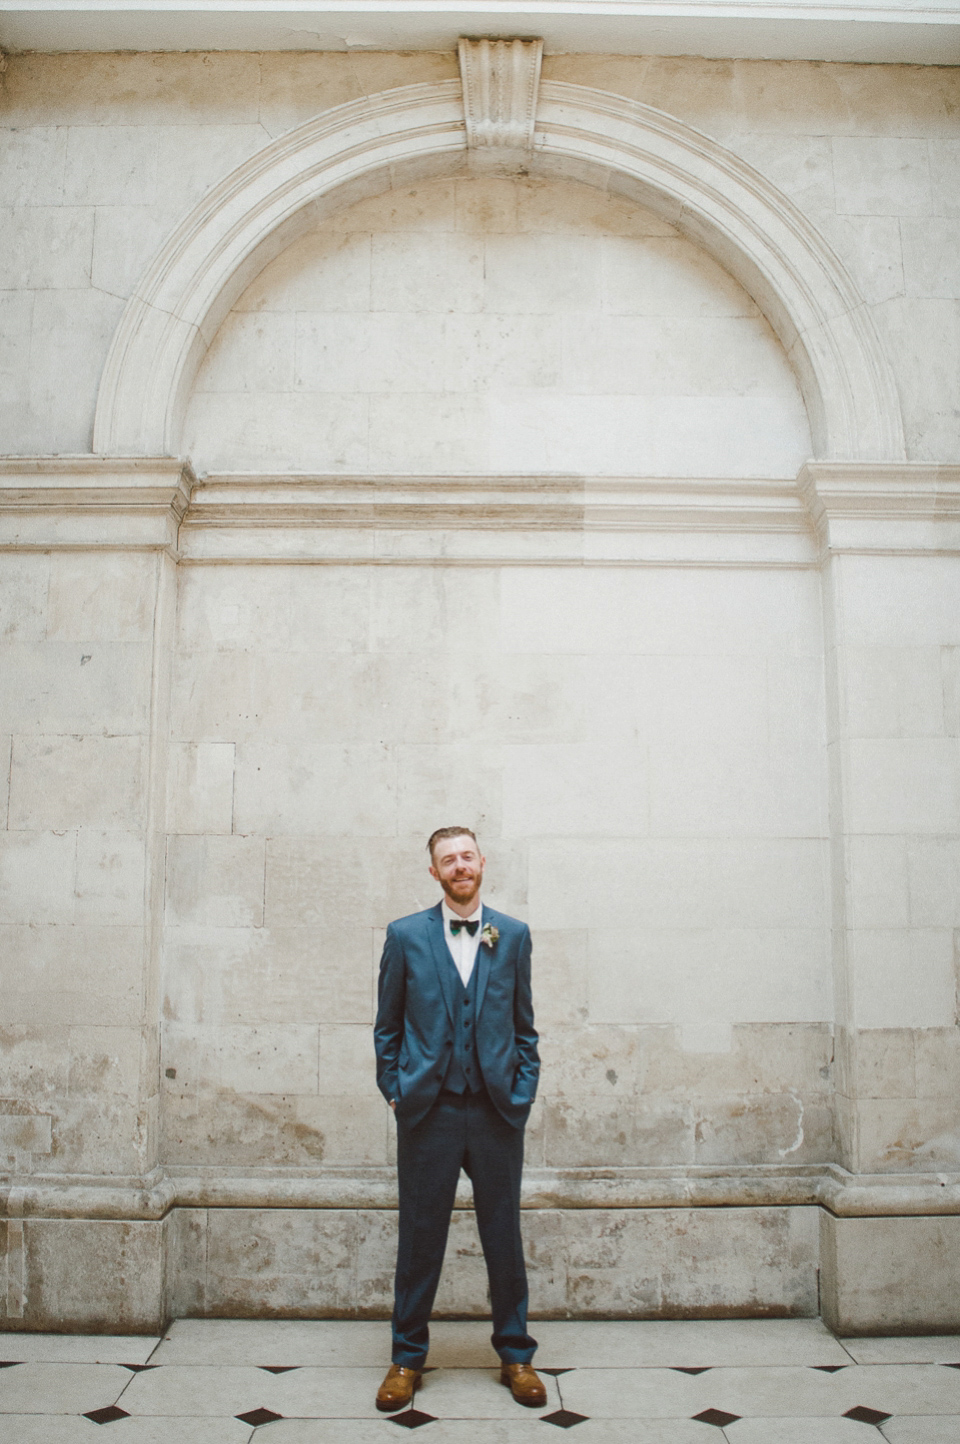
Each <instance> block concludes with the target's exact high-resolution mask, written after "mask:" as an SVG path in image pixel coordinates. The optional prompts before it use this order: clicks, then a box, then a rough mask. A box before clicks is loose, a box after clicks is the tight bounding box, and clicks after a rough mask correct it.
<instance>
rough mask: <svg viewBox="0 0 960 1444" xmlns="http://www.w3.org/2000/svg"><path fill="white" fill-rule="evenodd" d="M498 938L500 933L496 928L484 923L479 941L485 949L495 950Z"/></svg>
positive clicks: (491, 924)
mask: <svg viewBox="0 0 960 1444" xmlns="http://www.w3.org/2000/svg"><path fill="white" fill-rule="evenodd" d="M499 936H500V933H499V931H498V930H497V928H495V927H494V926H493V923H484V925H483V932H482V933H481V934H480V941H481V942H482V943H483V945H484V947H485V948H495V947H496V945H497V939H498V938H499Z"/></svg>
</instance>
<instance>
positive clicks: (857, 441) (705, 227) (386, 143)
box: [94, 80, 904, 461]
mask: <svg viewBox="0 0 960 1444" xmlns="http://www.w3.org/2000/svg"><path fill="white" fill-rule="evenodd" d="M474 154H476V153H475V152H468V150H467V144H466V132H465V124H464V113H463V104H462V95H461V87H460V83H459V81H454V80H451V81H444V82H441V83H439V84H431V85H412V86H403V87H401V88H399V89H396V90H390V91H384V92H382V93H381V94H379V95H375V96H372V97H369V98H367V99H364V100H362V101H356V102H353V103H351V104H348V105H344V106H339V107H337V108H336V109H333V110H329V111H326V112H324V113H323V114H321V115H320V116H318V117H316V118H315V119H314V120H312V121H309V122H308V123H307V124H306V125H303V126H301V127H299V128H298V129H297V130H294V131H292V132H290V133H289V134H288V135H285V136H283V137H281V139H279V140H277V141H275V142H273V144H271V145H269V146H267V147H266V148H265V149H264V150H262V151H260V152H259V153H258V154H257V155H255V156H253V157H252V158H251V159H250V160H248V161H247V162H245V163H244V164H243V165H241V166H239V167H238V168H237V169H236V170H235V171H233V172H232V173H231V174H230V175H229V176H227V177H226V178H225V179H224V180H223V181H222V182H221V183H220V184H219V185H218V186H216V187H215V188H214V190H213V191H211V192H210V194H209V195H208V196H206V197H205V198H204V200H203V201H201V202H200V203H199V204H198V205H197V206H196V207H195V208H194V210H193V211H192V212H191V213H190V214H189V215H188V216H187V217H186V219H185V220H184V221H183V222H182V223H181V225H180V226H179V227H178V228H177V230H176V231H175V232H174V234H173V235H172V236H171V237H170V239H169V240H168V241H167V243H166V244H165V245H164V246H163V248H162V250H161V251H160V252H159V254H158V255H157V256H156V257H155V259H154V261H153V262H152V264H151V266H150V267H149V269H148V271H147V272H146V274H145V275H144V277H143V278H142V280H141V283H140V285H139V287H138V289H137V291H136V293H135V294H134V295H133V296H132V297H131V299H130V301H129V302H128V304H127V307H126V309H125V311H124V314H123V316H122V317H121V320H120V324H119V326H118V328H117V331H116V333H115V335H114V338H113V342H112V345H111V348H110V352H109V355H108V358H107V362H106V366H105V368H104V373H103V378H102V381H101V386H100V393H99V397H98V402H97V414H96V421H95V426H94V451H95V452H97V453H99V454H105V455H157V454H171V453H176V452H177V451H178V450H179V438H180V427H181V423H182V416H183V408H184V405H185V401H186V397H187V394H188V392H189V387H190V384H191V381H192V379H193V376H194V374H195V372H196V368H197V366H198V365H199V362H200V360H201V359H202V357H203V355H204V353H205V351H206V348H207V346H208V345H209V343H210V341H211V340H212V338H213V336H214V334H215V333H216V330H217V328H218V327H219V325H220V323H221V321H222V320H223V318H224V316H225V315H226V314H227V312H228V311H229V309H230V307H231V306H232V305H233V303H234V301H235V300H236V299H237V297H238V296H239V295H240V293H241V292H242V291H243V289H244V288H245V287H246V286H247V285H248V284H249V283H250V281H251V280H252V279H253V278H254V276H256V275H257V274H258V272H259V271H260V270H261V269H262V268H263V266H264V265H266V264H267V262H268V261H270V260H271V259H273V257H274V256H276V255H277V254H279V252H280V251H281V250H283V249H284V248H285V247H286V246H287V245H288V244H289V243H290V241H291V240H293V239H294V238H295V236H296V235H298V234H299V233H301V232H302V231H303V230H305V229H306V228H307V227H308V226H310V225H312V224H315V223H316V221H317V220H318V219H320V218H321V217H322V216H323V215H324V214H326V213H328V212H329V211H330V210H332V209H334V208H337V207H339V206H341V205H344V204H347V203H349V202H350V201H352V200H356V199H358V198H360V197H361V196H364V195H369V194H374V193H376V192H378V191H382V190H384V189H387V188H389V187H390V186H391V185H396V184H404V183H406V182H408V181H409V180H411V179H415V178H421V177H424V176H433V175H438V174H443V173H448V172H451V171H455V170H457V169H459V168H463V167H465V166H467V165H468V164H470V158H471V156H472V155H474ZM526 168H527V169H528V170H529V172H530V173H531V174H539V175H544V176H550V177H555V178H561V177H562V178H568V179H577V180H581V181H585V182H586V183H588V184H590V185H594V186H599V187H601V188H607V189H610V190H613V191H617V192H620V193H622V194H625V195H628V196H631V197H633V198H634V199H636V200H637V201H638V202H640V203H642V204H643V205H645V206H648V207H650V208H651V209H653V210H656V211H658V212H659V213H660V214H661V215H663V216H664V217H665V218H666V219H667V220H669V221H670V222H671V223H672V224H674V225H675V226H677V228H678V229H679V230H681V231H682V232H684V233H685V234H686V235H688V236H689V237H690V238H691V239H692V240H694V241H696V242H697V243H698V244H700V245H702V246H703V247H704V248H705V249H706V250H707V251H708V252H710V253H711V254H712V255H713V256H715V257H716V258H717V259H718V260H719V261H720V262H721V264H723V265H724V266H725V267H726V269H727V270H728V271H730V272H731V274H732V275H734V276H736V278H737V279H738V280H739V281H741V283H742V284H743V285H744V286H745V287H746V289H747V290H748V291H749V292H750V294H751V295H752V296H753V297H754V299H755V300H756V301H757V303H758V304H759V305H760V307H761V309H762V310H763V311H764V313H765V314H766V316H767V318H768V320H769V321H770V322H771V324H772V326H773V327H774V329H775V331H776V332H777V334H778V336H779V337H780V340H781V342H782V344H783V345H784V347H785V349H786V351H787V353H788V355H789V357H790V359H791V361H792V363H793V365H794V367H795V369H796V372H797V375H798V378H799V381H800V386H801V389H802V391H803V395H804V399H805V402H806V406H807V410H808V414H809V417H810V425H811V432H812V435H813V439H814V446H815V449H816V454H817V456H818V457H820V458H825V459H842V460H862V461H867V460H897V459H901V458H902V457H903V456H904V443H903V432H902V424H901V419H900V410H899V402H898V399H897V393H896V388H895V385H894V382H893V378H892V375H891V372H890V368H889V365H888V363H887V360H886V357H885V355H884V352H883V349H882V347H881V344H880V341H879V338H878V336H877V334H876V331H875V329H874V327H873V323H872V320H871V317H870V315H869V312H868V310H867V308H866V307H865V305H864V302H863V300H862V298H861V297H860V296H859V294H858V293H857V291H856V288H855V287H854V285H853V283H852V282H851V280H850V278H849V277H848V276H847V274H846V272H845V271H844V269H843V267H842V265H841V264H840V262H839V261H838V260H837V258H836V257H835V255H834V254H833V252H832V251H831V250H830V248H829V247H828V246H827V245H826V243H825V242H824V240H823V238H822V237H821V236H820V235H819V234H818V233H817V231H816V230H815V228H814V227H813V226H812V225H811V224H810V223H809V221H808V220H807V219H806V218H805V217H804V216H803V215H802V214H801V212H800V211H798V210H797V208H796V207H795V206H794V205H793V204H792V203H791V202H790V201H789V200H788V199H787V198H786V197H785V196H783V195H782V194H781V193H780V192H779V191H777V190H776V188H775V187H774V186H772V185H771V184H770V183H769V182H768V181H766V180H765V179H764V178H763V177H762V176H761V175H759V174H758V173H757V172H756V171H754V170H753V169H752V168H751V167H750V166H748V165H747V164H746V163H745V162H743V161H741V160H740V159H739V158H737V157H736V156H734V155H732V154H731V153H730V152H729V151H727V150H725V149H724V148H723V147H722V146H720V145H718V144H717V143H716V142H715V141H712V140H710V139H709V138H708V137H706V136H704V135H701V134H700V133H699V132H697V131H695V130H693V129H691V128H690V127H689V126H687V125H684V124H683V123H681V122H680V121H677V120H675V119H673V118H672V117H670V116H668V115H665V114H664V113H663V112H661V111H657V110H654V109H652V108H651V107H649V106H644V105H640V104H637V103H636V102H633V101H629V100H625V99H623V98H622V97H619V96H615V95H610V94H607V93H605V92H602V91H597V90H590V89H587V88H585V87H583V86H578V85H570V84H564V83H558V82H544V83H543V84H542V85H541V88H540V98H539V104H538V108H537V122H536V134H535V145H534V150H533V152H532V154H531V156H530V160H529V164H528V166H527V167H526Z"/></svg>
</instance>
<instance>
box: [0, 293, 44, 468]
mask: <svg viewBox="0 0 960 1444" xmlns="http://www.w3.org/2000/svg"><path fill="white" fill-rule="evenodd" d="M33 301H34V297H33V292H32V291H0V405H2V406H3V433H2V436H3V440H2V444H3V448H4V450H5V451H7V452H10V453H11V454H14V455H16V454H18V453H19V454H21V455H22V454H25V453H28V452H29V451H30V449H31V447H33V448H38V447H40V446H41V445H42V444H43V443H42V440H41V437H42V432H43V426H42V424H41V418H40V417H38V416H36V415H35V414H34V413H33V412H32V411H31V408H30V342H31V332H32V328H33Z"/></svg>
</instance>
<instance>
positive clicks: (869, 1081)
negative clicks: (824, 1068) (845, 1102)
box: [856, 1028, 940, 1099]
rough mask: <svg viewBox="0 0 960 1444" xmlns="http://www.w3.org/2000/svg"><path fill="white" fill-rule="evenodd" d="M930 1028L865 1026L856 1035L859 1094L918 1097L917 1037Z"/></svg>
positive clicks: (866, 1096)
mask: <svg viewBox="0 0 960 1444" xmlns="http://www.w3.org/2000/svg"><path fill="white" fill-rule="evenodd" d="M926 1031H927V1030H926V1029H922V1030H916V1031H915V1030H914V1029H912V1028H862V1029H861V1030H860V1032H858V1033H857V1035H856V1093H857V1097H858V1098H861V1099H865V1098H900V1099H905V1098H916V1097H917V1096H918V1093H917V1069H916V1057H915V1039H916V1038H917V1037H919V1036H921V1035H922V1033H923V1032H926ZM939 1031H940V1030H939V1029H937V1032H939Z"/></svg>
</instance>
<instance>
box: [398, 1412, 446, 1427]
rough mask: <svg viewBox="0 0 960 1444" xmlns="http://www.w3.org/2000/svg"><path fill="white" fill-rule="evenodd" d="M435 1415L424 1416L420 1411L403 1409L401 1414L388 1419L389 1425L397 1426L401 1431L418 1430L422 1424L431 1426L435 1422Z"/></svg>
mask: <svg viewBox="0 0 960 1444" xmlns="http://www.w3.org/2000/svg"><path fill="white" fill-rule="evenodd" d="M436 1417H437V1416H436V1414H424V1412H423V1410H422V1409H404V1411H403V1413H402V1414H394V1415H392V1417H391V1419H390V1423H391V1424H399V1425H400V1427H401V1429H419V1428H420V1426H421V1425H422V1424H433V1423H435V1422H436Z"/></svg>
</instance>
